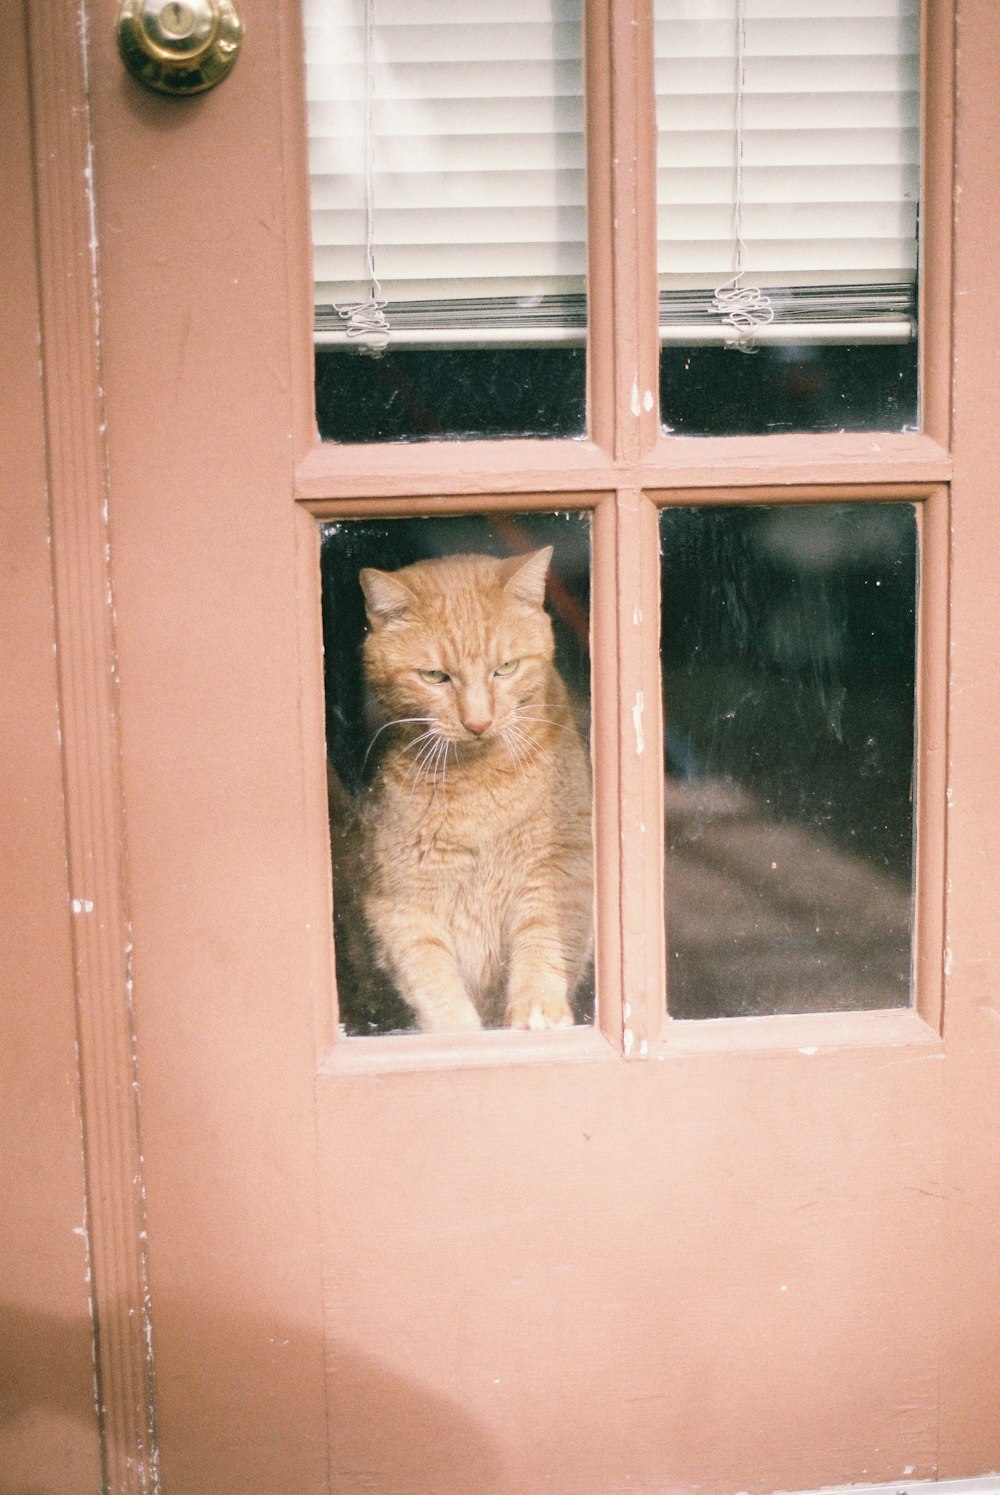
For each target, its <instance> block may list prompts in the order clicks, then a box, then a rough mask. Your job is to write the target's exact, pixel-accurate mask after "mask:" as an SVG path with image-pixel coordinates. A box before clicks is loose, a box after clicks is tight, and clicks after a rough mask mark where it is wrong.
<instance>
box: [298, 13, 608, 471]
mask: <svg viewBox="0 0 1000 1495" xmlns="http://www.w3.org/2000/svg"><path fill="white" fill-rule="evenodd" d="M304 17H305V37H306V64H307V95H308V106H309V143H310V173H311V181H312V218H313V241H314V262H315V277H316V329H317V331H316V341H317V415H318V422H319V427H320V432H321V434H322V435H323V436H325V437H329V438H332V439H336V440H340V441H374V440H402V439H420V438H428V437H435V436H447V435H452V436H480V435H481V436H517V435H539V436H549V435H553V436H566V435H578V434H581V433H582V432H583V430H584V424H585V423H584V395H585V378H586V370H585V349H584V344H585V339H586V297H585V290H584V287H585V270H586V189H585V180H584V143H583V88H582V64H581V58H582V18H581V5H580V0H481V3H479V4H477V5H476V6H474V7H469V6H466V7H464V8H462V7H459V8H458V10H456V9H455V7H453V6H446V5H444V4H442V3H441V0H305V5H304Z"/></svg>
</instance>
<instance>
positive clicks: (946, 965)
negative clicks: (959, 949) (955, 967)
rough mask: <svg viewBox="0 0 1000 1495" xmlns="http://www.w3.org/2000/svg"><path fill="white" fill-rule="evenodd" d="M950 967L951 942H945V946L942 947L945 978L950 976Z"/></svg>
mask: <svg viewBox="0 0 1000 1495" xmlns="http://www.w3.org/2000/svg"><path fill="white" fill-rule="evenodd" d="M951 966H952V953H951V940H946V941H945V946H944V973H945V975H946V976H950V975H951Z"/></svg>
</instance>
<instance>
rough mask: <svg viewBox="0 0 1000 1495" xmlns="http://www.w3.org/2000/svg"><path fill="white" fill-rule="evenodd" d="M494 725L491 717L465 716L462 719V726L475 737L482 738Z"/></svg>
mask: <svg viewBox="0 0 1000 1495" xmlns="http://www.w3.org/2000/svg"><path fill="white" fill-rule="evenodd" d="M492 725H493V718H492V717H491V716H463V718H462V726H463V727H464V728H465V730H466V731H467V732H471V733H472V735H473V737H482V735H483V733H484V732H485V731H486V730H487V728H488V727H492Z"/></svg>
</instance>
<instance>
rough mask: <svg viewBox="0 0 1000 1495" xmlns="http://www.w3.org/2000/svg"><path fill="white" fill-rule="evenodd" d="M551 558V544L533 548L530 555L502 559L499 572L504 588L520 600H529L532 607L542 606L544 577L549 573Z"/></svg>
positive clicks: (543, 600) (543, 601)
mask: <svg viewBox="0 0 1000 1495" xmlns="http://www.w3.org/2000/svg"><path fill="white" fill-rule="evenodd" d="M551 559H552V546H551V545H546V546H544V547H543V548H542V549H541V550H533V551H532V552H531V554H530V555H514V556H511V558H510V560H509V561H504V565H503V571H502V573H501V575H502V577H503V585H504V590H505V591H507V592H510V593H512V594H513V596H515V597H519V598H520V599H521V601H522V602H529V603H530V604H531V606H532V607H542V606H543V605H544V603H545V578H546V576H548V574H549V562H550V561H551Z"/></svg>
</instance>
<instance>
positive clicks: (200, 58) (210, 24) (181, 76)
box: [118, 0, 243, 95]
mask: <svg viewBox="0 0 1000 1495" xmlns="http://www.w3.org/2000/svg"><path fill="white" fill-rule="evenodd" d="M242 39H243V26H242V23H241V22H240V18H239V16H238V15H237V14H236V9H235V7H234V6H233V4H232V3H231V0H123V3H122V6H121V9H120V10H119V12H118V50H119V51H120V52H121V54H122V60H123V61H124V63H125V66H126V67H127V68H128V70H129V72H130V73H132V74H133V76H134V77H136V78H138V80H139V82H140V83H145V85H146V87H147V88H155V89H156V91H157V92H158V93H170V94H181V95H183V94H191V93H204V91H205V89H206V88H214V86H215V84H216V83H221V81H222V79H223V78H224V77H225V76H226V74H227V73H228V72H229V69H230V68H231V67H232V65H233V63H234V62H235V61H236V55H237V53H238V52H239V49H240V42H241V41H242Z"/></svg>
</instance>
